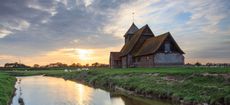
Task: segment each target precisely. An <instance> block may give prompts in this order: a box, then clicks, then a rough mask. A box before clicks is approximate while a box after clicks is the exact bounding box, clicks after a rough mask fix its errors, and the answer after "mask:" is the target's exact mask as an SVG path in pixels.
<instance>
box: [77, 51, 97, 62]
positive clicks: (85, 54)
mask: <svg viewBox="0 0 230 105" xmlns="http://www.w3.org/2000/svg"><path fill="white" fill-rule="evenodd" d="M76 52H77V57H78V59H79V60H82V61H88V60H90V58H91V56H92V54H93V51H92V50H86V49H77V50H76Z"/></svg>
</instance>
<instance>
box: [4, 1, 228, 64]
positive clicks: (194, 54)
mask: <svg viewBox="0 0 230 105" xmlns="http://www.w3.org/2000/svg"><path fill="white" fill-rule="evenodd" d="M227 4H229V0H218V1H213V0H203V1H200V0H193V1H189V2H188V1H185V0H177V1H172V0H148V1H143V0H20V1H18V0H3V1H1V4H0V13H1V15H0V49H5V50H0V54H2V55H10V56H23V57H25V58H26V57H31V56H39V57H41V56H44V57H42V59H45V57H48V56H51V55H44V54H47V53H50V52H52V51H54V52H60V51H59V50H60V49H72V48H74V49H91V50H95V53H101V52H100V51H99V49H106V51H107V52H108V54H109V51H108V49H109V50H112V51H116V50H117V51H119V50H120V49H119V48H120V47H121V46H122V45H123V34H124V33H125V31H127V29H128V28H129V26H130V25H131V23H132V22H133V21H132V12H135V15H134V21H135V23H136V24H137V26H138V27H139V28H140V27H141V26H143V25H145V24H149V26H150V27H151V29H152V31H153V33H154V34H155V35H159V34H162V33H164V32H167V31H170V32H171V33H172V35H173V37H174V38H175V39H176V41H177V42H178V44H179V45H180V46H181V47H182V49H184V50H185V52H186V55H185V56H186V58H188V59H192V58H205V59H206V58H212V59H215V58H216V59H222V58H223V57H226V58H229V57H228V56H229V54H228V53H225V52H229V50H227V49H229V47H228V45H229V43H228V41H225V42H224V43H223V40H229V35H230V32H229V31H228V30H230V25H229V24H228V23H229V18H228V17H229V16H230V12H229V9H230V7H229V6H228V5H227ZM194 42H195V43H194ZM211 45H212V46H211ZM213 45H215V46H213ZM111 48H114V49H111ZM218 48H219V49H218ZM214 49H215V50H217V49H218V51H213V50H214ZM59 54H63V53H59ZM103 54H105V53H103ZM108 54H105V56H104V55H103V57H106V56H107V57H106V58H105V59H104V60H105V61H108V56H109V55H108ZM64 55H65V54H64ZM220 55H221V56H220ZM213 56H215V57H213ZM55 57H57V56H55ZM53 58H54V56H53ZM36 59H38V58H36ZM98 59H99V58H98ZM40 60H41V59H40ZM43 61H44V60H43ZM31 62H32V61H31Z"/></svg>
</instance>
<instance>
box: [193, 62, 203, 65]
mask: <svg viewBox="0 0 230 105" xmlns="http://www.w3.org/2000/svg"><path fill="white" fill-rule="evenodd" d="M194 65H195V66H201V65H202V64H201V63H200V62H196V63H195V64H194Z"/></svg>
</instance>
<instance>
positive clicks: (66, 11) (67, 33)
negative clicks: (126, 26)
mask: <svg viewBox="0 0 230 105" xmlns="http://www.w3.org/2000/svg"><path fill="white" fill-rule="evenodd" d="M70 2H71V3H70ZM111 2H112V3H111ZM127 2H128V1H126V0H116V1H115V0H114V1H107V0H106V1H104V0H96V1H94V2H92V4H91V5H89V6H88V7H85V6H84V4H83V2H81V3H80V2H79V5H78V4H77V2H76V1H75V0H73V1H68V2H67V5H65V4H64V3H61V2H56V1H55V0H40V1H37V0H4V1H1V4H0V14H1V15H0V19H1V23H3V24H1V25H2V26H3V27H4V28H5V29H8V30H10V31H12V32H13V33H12V34H10V35H8V36H6V37H4V38H1V39H0V49H4V50H0V53H1V54H12V55H22V56H26V55H35V54H38V53H42V52H46V51H52V50H55V49H59V48H68V47H72V48H75V47H76V48H104V47H109V46H114V45H116V44H118V43H121V41H120V40H119V39H118V38H116V37H114V36H112V35H109V34H106V33H104V32H103V31H101V28H102V27H103V26H104V25H106V23H107V21H108V20H109V19H110V18H109V16H108V15H109V14H110V13H111V12H116V9H117V8H119V6H120V5H121V4H122V3H127ZM73 4H76V5H73ZM12 20H15V21H16V22H18V24H19V20H24V21H27V22H28V23H30V26H29V28H28V29H25V30H20V31H18V30H14V29H12V28H10V25H11V24H12V23H13V21H12Z"/></svg>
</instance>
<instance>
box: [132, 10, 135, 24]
mask: <svg viewBox="0 0 230 105" xmlns="http://www.w3.org/2000/svg"><path fill="white" fill-rule="evenodd" d="M134 14H135V12H132V16H133V23H134Z"/></svg>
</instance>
